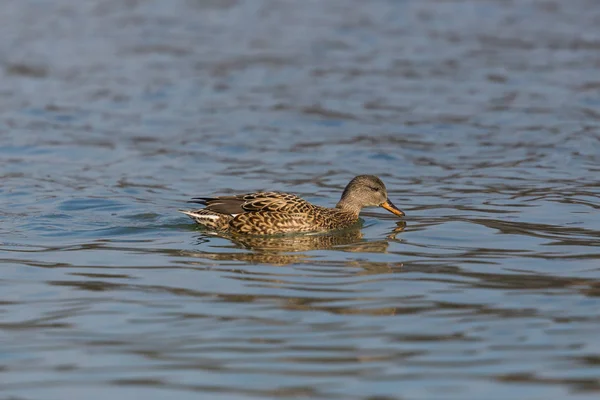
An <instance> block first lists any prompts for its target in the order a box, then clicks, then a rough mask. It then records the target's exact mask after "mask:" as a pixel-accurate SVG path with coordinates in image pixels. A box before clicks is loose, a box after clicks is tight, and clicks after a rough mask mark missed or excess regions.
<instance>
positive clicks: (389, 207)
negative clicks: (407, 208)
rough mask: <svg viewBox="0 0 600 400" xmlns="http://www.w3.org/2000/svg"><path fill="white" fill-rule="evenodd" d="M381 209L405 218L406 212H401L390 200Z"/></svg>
mask: <svg viewBox="0 0 600 400" xmlns="http://www.w3.org/2000/svg"><path fill="white" fill-rule="evenodd" d="M381 207H383V208H385V209H386V210H388V211H389V212H391V213H392V214H396V215H397V216H399V217H404V212H403V211H402V210H400V209H399V208H398V207H396V206H395V205H394V203H392V202H391V201H390V199H387V200H386V201H385V203H383V204H382V205H381Z"/></svg>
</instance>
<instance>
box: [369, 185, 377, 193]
mask: <svg viewBox="0 0 600 400" xmlns="http://www.w3.org/2000/svg"><path fill="white" fill-rule="evenodd" d="M369 189H371V190H372V191H374V192H379V188H378V187H376V186H369Z"/></svg>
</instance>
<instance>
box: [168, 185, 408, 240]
mask: <svg viewBox="0 0 600 400" xmlns="http://www.w3.org/2000/svg"><path fill="white" fill-rule="evenodd" d="M192 203H199V204H202V205H204V206H205V207H204V208H202V209H199V210H180V211H181V212H182V213H184V214H186V215H188V216H189V217H190V218H192V219H193V220H194V221H196V222H197V223H198V224H200V225H202V226H205V227H206V228H208V229H211V230H215V231H221V232H228V233H238V234H250V235H277V234H282V233H302V232H323V231H330V230H337V229H345V228H348V227H350V226H352V225H354V224H355V223H357V222H358V214H359V213H360V210H361V209H362V208H364V207H383V208H385V209H386V210H388V211H390V212H391V213H393V214H396V215H398V216H400V217H402V216H404V212H402V211H401V210H400V209H398V207H396V206H395V205H394V204H393V203H392V202H391V201H390V200H389V199H388V197H387V190H386V188H385V185H384V184H383V182H382V181H381V179H379V178H378V177H376V176H374V175H359V176H357V177H355V178H354V179H352V180H351V181H350V183H348V185H347V186H346V188H345V189H344V192H343V193H342V198H341V199H340V201H339V202H338V203H337V205H336V206H335V208H327V207H321V206H317V205H314V204H311V203H309V202H308V201H306V200H304V199H302V198H300V197H298V196H296V195H293V194H289V193H281V192H257V193H248V194H240V195H236V196H220V197H194V198H193V199H192Z"/></svg>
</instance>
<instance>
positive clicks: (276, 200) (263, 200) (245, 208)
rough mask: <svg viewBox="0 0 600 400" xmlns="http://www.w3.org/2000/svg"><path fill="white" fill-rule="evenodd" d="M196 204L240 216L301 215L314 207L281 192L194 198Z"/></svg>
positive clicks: (294, 196)
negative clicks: (265, 213) (282, 213)
mask: <svg viewBox="0 0 600 400" xmlns="http://www.w3.org/2000/svg"><path fill="white" fill-rule="evenodd" d="M192 202H194V203H199V204H203V205H205V206H206V207H205V208H204V209H205V210H208V211H213V212H216V213H220V214H229V215H238V214H242V213H247V212H257V211H261V212H287V213H301V212H306V211H308V210H309V209H310V208H311V207H312V205H311V204H310V203H309V202H308V201H306V200H304V199H302V198H300V197H298V196H296V195H294V194H289V193H281V192H258V193H248V194H241V195H237V196H219V197H194V199H193V200H192Z"/></svg>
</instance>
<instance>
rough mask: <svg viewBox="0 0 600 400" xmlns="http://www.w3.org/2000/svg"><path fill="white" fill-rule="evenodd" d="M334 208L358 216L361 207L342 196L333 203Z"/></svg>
mask: <svg viewBox="0 0 600 400" xmlns="http://www.w3.org/2000/svg"><path fill="white" fill-rule="evenodd" d="M335 208H338V209H340V210H342V211H344V212H347V213H350V214H352V215H354V216H355V217H356V218H358V214H359V213H360V210H361V208H362V207H361V206H359V205H357V204H356V203H353V202H351V201H349V200H348V199H345V198H344V197H342V199H341V200H340V201H339V202H338V203H337V204H336V205H335Z"/></svg>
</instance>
